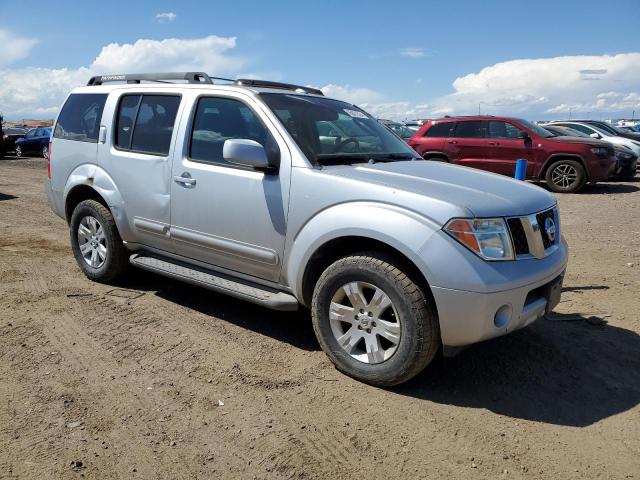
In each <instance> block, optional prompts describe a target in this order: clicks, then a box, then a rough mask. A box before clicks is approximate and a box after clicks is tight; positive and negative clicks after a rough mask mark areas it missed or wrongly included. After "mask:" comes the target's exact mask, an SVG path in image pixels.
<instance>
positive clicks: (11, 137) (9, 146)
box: [2, 128, 27, 153]
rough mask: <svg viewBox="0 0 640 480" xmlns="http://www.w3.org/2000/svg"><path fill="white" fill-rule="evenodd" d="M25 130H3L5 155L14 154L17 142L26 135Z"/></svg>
mask: <svg viewBox="0 0 640 480" xmlns="http://www.w3.org/2000/svg"><path fill="white" fill-rule="evenodd" d="M26 133H27V131H26V130H25V129H24V128H5V129H3V130H2V139H3V142H4V143H3V145H4V153H8V152H13V151H15V148H16V140H18V139H19V138H22V137H24V136H25V135H26Z"/></svg>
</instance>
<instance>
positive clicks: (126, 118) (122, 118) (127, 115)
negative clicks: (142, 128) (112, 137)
mask: <svg viewBox="0 0 640 480" xmlns="http://www.w3.org/2000/svg"><path fill="white" fill-rule="evenodd" d="M140 98H141V96H140V95H125V96H124V97H122V99H121V100H120V108H119V109H118V119H117V120H116V146H117V147H118V148H125V149H129V148H130V147H131V133H132V132H133V122H135V120H136V112H137V111H138V104H139V103H140Z"/></svg>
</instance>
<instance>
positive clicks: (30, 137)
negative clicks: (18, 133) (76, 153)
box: [15, 127, 51, 158]
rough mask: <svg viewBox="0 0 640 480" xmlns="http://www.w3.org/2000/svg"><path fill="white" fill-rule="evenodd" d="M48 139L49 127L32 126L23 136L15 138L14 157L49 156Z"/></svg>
mask: <svg viewBox="0 0 640 480" xmlns="http://www.w3.org/2000/svg"><path fill="white" fill-rule="evenodd" d="M50 141H51V128H46V127H38V128H32V129H31V130H29V131H28V132H27V133H26V134H25V136H24V137H23V138H20V139H18V140H16V147H15V152H16V157H22V156H24V155H42V156H43V157H44V158H47V157H48V156H49V142H50Z"/></svg>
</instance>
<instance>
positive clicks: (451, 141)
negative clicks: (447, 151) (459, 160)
mask: <svg viewBox="0 0 640 480" xmlns="http://www.w3.org/2000/svg"><path fill="white" fill-rule="evenodd" d="M447 143H452V144H454V145H455V144H456V143H458V141H457V140H447Z"/></svg>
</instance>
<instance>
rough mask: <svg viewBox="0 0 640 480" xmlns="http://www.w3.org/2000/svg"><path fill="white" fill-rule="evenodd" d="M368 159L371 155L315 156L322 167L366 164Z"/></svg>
mask: <svg viewBox="0 0 640 480" xmlns="http://www.w3.org/2000/svg"><path fill="white" fill-rule="evenodd" d="M370 159H371V155H369V154H368V153H321V154H319V155H316V161H317V162H318V163H320V164H322V165H341V164H352V163H366V162H368V161H369V160H370Z"/></svg>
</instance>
